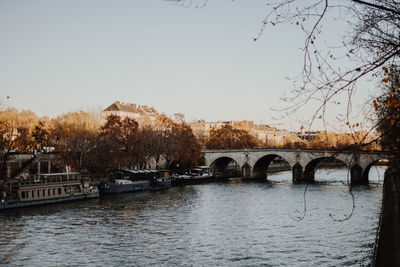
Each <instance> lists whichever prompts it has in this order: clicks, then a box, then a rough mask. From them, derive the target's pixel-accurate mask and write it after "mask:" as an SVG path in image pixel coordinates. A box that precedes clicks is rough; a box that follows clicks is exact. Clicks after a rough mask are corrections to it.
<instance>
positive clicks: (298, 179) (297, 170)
mask: <svg viewBox="0 0 400 267" xmlns="http://www.w3.org/2000/svg"><path fill="white" fill-rule="evenodd" d="M303 174H304V168H303V167H302V166H301V165H300V164H299V163H298V162H297V163H296V164H295V165H294V166H293V168H292V181H293V183H302V182H304V175H303Z"/></svg>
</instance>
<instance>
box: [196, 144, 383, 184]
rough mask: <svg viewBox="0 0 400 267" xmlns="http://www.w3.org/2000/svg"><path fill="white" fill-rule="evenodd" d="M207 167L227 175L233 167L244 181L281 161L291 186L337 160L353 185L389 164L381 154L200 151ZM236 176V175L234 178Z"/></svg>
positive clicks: (275, 150)
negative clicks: (289, 174)
mask: <svg viewBox="0 0 400 267" xmlns="http://www.w3.org/2000/svg"><path fill="white" fill-rule="evenodd" d="M202 154H203V156H204V158H205V163H206V165H209V166H211V168H212V169H214V170H215V171H218V172H222V173H224V174H225V175H229V168H231V170H232V166H233V167H234V168H235V169H236V171H237V170H239V172H241V173H239V175H240V174H241V175H242V177H244V178H264V177H267V171H268V167H269V166H270V164H271V162H272V161H273V160H276V159H284V160H286V161H287V163H288V165H289V166H290V168H291V169H292V174H293V182H312V181H314V175H315V171H316V170H317V168H318V167H319V166H320V165H321V164H323V163H324V162H327V161H328V160H330V159H333V158H334V159H336V160H337V161H339V162H341V163H342V164H344V165H346V166H347V167H348V168H349V170H350V175H351V182H352V183H367V182H368V173H369V170H370V168H371V166H372V165H374V164H376V163H377V162H379V161H380V160H385V159H386V160H390V158H391V157H390V155H389V154H388V153H384V152H367V151H356V152H355V151H340V152H339V151H331V150H310V149H231V150H203V151H202ZM236 175H237V174H236Z"/></svg>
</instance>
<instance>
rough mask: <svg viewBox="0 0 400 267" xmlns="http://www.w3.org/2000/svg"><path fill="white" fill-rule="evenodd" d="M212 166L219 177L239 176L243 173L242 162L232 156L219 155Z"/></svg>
mask: <svg viewBox="0 0 400 267" xmlns="http://www.w3.org/2000/svg"><path fill="white" fill-rule="evenodd" d="M210 168H211V169H212V170H213V171H214V172H215V173H216V175H217V176H219V177H225V178H226V177H237V176H241V175H242V173H241V172H242V170H241V169H240V164H239V162H237V161H236V160H235V159H233V158H231V157H219V158H216V159H215V160H214V161H213V162H211V164H210Z"/></svg>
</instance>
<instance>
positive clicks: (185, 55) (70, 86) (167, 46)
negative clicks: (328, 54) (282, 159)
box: [0, 0, 313, 129]
mask: <svg viewBox="0 0 400 267" xmlns="http://www.w3.org/2000/svg"><path fill="white" fill-rule="evenodd" d="M198 3H201V1H199V2H196V1H193V5H192V6H191V7H189V8H184V7H180V6H176V5H172V4H170V3H168V2H165V1H163V0H115V1H111V0H65V1H64V0H58V1H53V0H47V1H46V0H35V1H32V0H25V1H23V0H20V1H14V0H10V1H7V0H0V96H1V97H2V98H3V100H4V101H7V104H8V105H9V106H14V107H16V108H18V109H30V110H32V111H33V112H35V113H36V114H38V115H40V116H42V115H47V116H50V117H54V116H57V115H59V114H62V113H66V112H69V111H77V110H80V109H83V110H87V109H100V108H106V107H107V106H109V105H110V104H111V103H113V102H114V101H116V100H120V101H123V102H128V103H136V104H141V105H149V106H153V107H155V108H156V109H157V110H158V111H160V112H165V113H166V114H168V115H172V114H173V113H177V112H181V113H184V114H185V115H186V120H187V121H191V120H194V119H204V120H206V121H216V120H252V121H255V122H256V123H260V122H262V123H268V124H270V125H276V126H278V127H279V128H289V129H298V128H299V127H300V126H301V124H302V123H304V121H303V120H306V119H307V118H308V116H310V115H311V112H312V108H313V107H309V109H308V108H307V109H306V110H304V112H303V113H302V114H297V115H296V116H297V117H298V119H297V120H289V119H285V120H282V121H280V120H273V119H272V117H277V115H279V114H276V112H275V113H274V112H272V111H271V108H275V109H276V108H279V107H281V106H282V105H283V103H282V102H281V101H280V100H279V97H280V96H282V94H283V93H284V92H289V90H290V89H291V88H292V82H291V81H288V80H287V79H286V78H285V76H289V77H294V76H295V75H297V74H298V73H299V72H300V71H301V67H302V64H303V61H302V56H303V55H302V51H301V50H300V48H301V47H302V44H303V43H304V38H303V35H302V33H301V32H300V30H299V29H298V28H296V26H295V25H283V26H279V27H271V28H268V29H267V30H266V31H265V32H264V35H263V37H262V38H261V39H260V40H258V41H257V42H254V41H253V38H254V37H256V36H257V33H258V32H259V30H260V27H261V22H262V20H263V18H264V16H265V14H266V12H267V10H268V9H267V7H266V4H265V3H266V1H265V0H251V1H249V0H237V1H231V0H210V1H209V2H208V5H207V6H206V7H205V8H202V9H199V8H196V5H197V4H198ZM6 96H10V98H9V99H8V100H5V98H6ZM296 116H295V117H296ZM281 123H283V124H281Z"/></svg>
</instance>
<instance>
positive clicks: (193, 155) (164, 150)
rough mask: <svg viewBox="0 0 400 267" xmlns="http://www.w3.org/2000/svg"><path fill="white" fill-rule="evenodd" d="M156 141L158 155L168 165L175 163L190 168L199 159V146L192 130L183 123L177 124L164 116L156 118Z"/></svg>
mask: <svg viewBox="0 0 400 267" xmlns="http://www.w3.org/2000/svg"><path fill="white" fill-rule="evenodd" d="M154 131H155V133H157V135H156V136H157V137H158V139H157V140H156V142H157V144H158V153H159V154H160V155H162V156H163V157H164V158H165V159H166V160H167V162H168V164H170V163H171V162H172V161H175V163H176V164H180V166H181V167H183V168H184V167H191V166H193V165H195V164H197V160H198V159H199V158H200V154H201V153H200V152H201V146H200V144H199V142H198V140H197V138H196V137H195V136H194V134H193V130H192V128H191V127H190V126H189V125H187V124H186V123H185V122H183V121H181V122H180V123H177V122H175V121H173V120H172V119H170V118H168V117H166V116H165V115H160V116H159V117H158V118H157V123H156V127H155V129H154Z"/></svg>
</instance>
